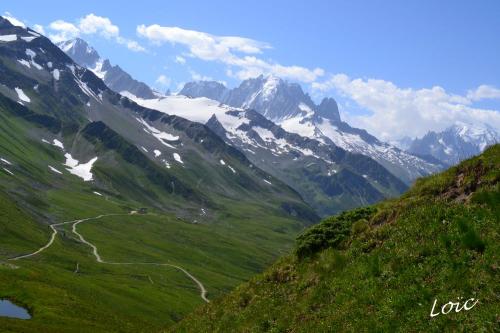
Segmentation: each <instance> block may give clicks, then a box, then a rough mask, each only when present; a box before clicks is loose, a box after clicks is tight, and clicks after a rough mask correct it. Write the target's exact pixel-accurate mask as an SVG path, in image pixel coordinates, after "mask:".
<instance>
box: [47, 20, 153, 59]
mask: <svg viewBox="0 0 500 333" xmlns="http://www.w3.org/2000/svg"><path fill="white" fill-rule="evenodd" d="M49 29H50V30H51V31H52V33H51V34H50V35H49V37H50V39H52V40H53V41H54V42H56V43H57V42H61V41H64V40H68V39H72V38H75V37H78V36H81V35H98V36H101V37H104V38H106V39H113V40H114V41H116V42H117V43H118V44H121V45H124V46H126V47H127V48H128V49H129V50H132V51H135V52H142V51H145V50H146V49H145V48H144V47H143V46H141V45H140V44H139V43H138V42H137V41H134V40H131V39H128V38H125V37H123V36H121V35H120V29H119V28H118V26H116V25H114V24H113V23H112V22H111V20H110V19H109V18H107V17H103V16H98V15H95V14H92V13H91V14H88V15H87V16H85V17H82V18H80V19H79V20H77V22H75V23H71V22H66V21H63V20H57V21H54V22H52V23H50V24H49Z"/></svg>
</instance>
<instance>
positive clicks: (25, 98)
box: [14, 87, 31, 103]
mask: <svg viewBox="0 0 500 333" xmlns="http://www.w3.org/2000/svg"><path fill="white" fill-rule="evenodd" d="M14 89H15V90H16V93H17V96H18V97H19V99H20V100H21V101H23V102H26V103H29V102H31V99H30V98H29V97H28V96H26V94H25V93H24V91H23V90H22V89H21V88H17V87H16V88H14Z"/></svg>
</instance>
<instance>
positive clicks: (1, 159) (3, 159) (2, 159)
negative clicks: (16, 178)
mask: <svg viewBox="0 0 500 333" xmlns="http://www.w3.org/2000/svg"><path fill="white" fill-rule="evenodd" d="M0 161H2V163H4V164H7V165H12V163H10V162H9V161H7V160H6V159H5V158H0Z"/></svg>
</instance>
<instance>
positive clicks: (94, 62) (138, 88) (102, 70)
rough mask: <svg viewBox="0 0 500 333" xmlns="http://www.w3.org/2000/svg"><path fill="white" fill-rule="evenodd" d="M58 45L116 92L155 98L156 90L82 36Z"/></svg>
mask: <svg viewBox="0 0 500 333" xmlns="http://www.w3.org/2000/svg"><path fill="white" fill-rule="evenodd" d="M57 46H58V47H59V48H60V49H61V50H62V51H64V52H65V53H66V54H67V55H68V56H70V57H71V59H73V60H74V61H75V62H76V63H77V64H79V65H81V66H83V67H85V68H88V69H90V70H91V71H92V72H94V74H95V75H96V76H97V77H99V78H100V79H102V80H103V81H104V83H106V85H107V86H108V87H109V88H111V89H112V90H114V91H116V92H121V91H124V90H125V91H128V92H130V93H132V94H133V95H135V96H139V97H142V98H155V97H156V95H155V92H154V91H153V90H152V89H151V88H149V87H148V86H147V85H146V84H145V83H143V82H140V81H137V80H134V79H133V78H132V77H131V76H130V75H129V74H128V73H127V72H125V71H124V70H123V69H121V68H120V67H119V66H112V65H111V63H110V62H109V60H108V59H103V58H101V56H100V55H99V53H97V51H96V50H95V49H94V48H93V47H92V46H90V45H89V44H88V43H87V42H86V41H84V40H83V39H81V38H75V39H71V40H68V41H63V42H60V43H57Z"/></svg>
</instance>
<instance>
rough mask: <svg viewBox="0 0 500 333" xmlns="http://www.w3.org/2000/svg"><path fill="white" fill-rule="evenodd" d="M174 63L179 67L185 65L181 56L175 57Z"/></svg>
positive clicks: (184, 60)
mask: <svg viewBox="0 0 500 333" xmlns="http://www.w3.org/2000/svg"><path fill="white" fill-rule="evenodd" d="M175 62H176V63H178V64H181V65H184V64H185V63H186V58H184V57H181V56H179V55H178V56H175Z"/></svg>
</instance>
